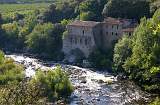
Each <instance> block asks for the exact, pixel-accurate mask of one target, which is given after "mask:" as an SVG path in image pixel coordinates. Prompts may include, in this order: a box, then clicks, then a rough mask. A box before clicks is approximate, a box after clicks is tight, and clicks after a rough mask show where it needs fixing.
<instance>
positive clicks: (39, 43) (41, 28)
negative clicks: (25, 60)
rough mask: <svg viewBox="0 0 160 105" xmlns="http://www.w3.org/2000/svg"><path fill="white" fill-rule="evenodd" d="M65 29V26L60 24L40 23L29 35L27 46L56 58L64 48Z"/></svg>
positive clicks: (41, 53) (31, 49)
mask: <svg viewBox="0 0 160 105" xmlns="http://www.w3.org/2000/svg"><path fill="white" fill-rule="evenodd" d="M63 31H64V27H63V26H62V25H60V24H55V25H53V24H51V23H45V24H38V25H37V26H35V28H34V30H33V31H32V33H31V34H30V35H29V36H28V37H27V41H26V43H27V46H28V48H29V49H30V51H31V52H33V53H38V54H40V55H44V54H45V56H46V57H47V55H48V56H52V57H53V56H54V57H55V59H56V57H58V54H60V51H61V48H62V34H63ZM54 57H53V58H54Z"/></svg>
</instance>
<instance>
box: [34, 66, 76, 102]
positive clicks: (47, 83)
mask: <svg viewBox="0 0 160 105" xmlns="http://www.w3.org/2000/svg"><path fill="white" fill-rule="evenodd" d="M32 82H38V83H40V84H41V85H42V87H43V88H44V89H45V95H46V96H48V98H49V99H51V100H56V99H60V98H67V97H68V96H70V95H71V93H72V92H73V86H72V84H71V82H70V81H69V79H68V76H67V74H66V73H65V72H64V71H62V69H61V68H60V67H59V66H58V67H57V68H56V69H54V70H49V71H47V72H42V71H38V72H37V74H36V76H35V79H34V80H32Z"/></svg>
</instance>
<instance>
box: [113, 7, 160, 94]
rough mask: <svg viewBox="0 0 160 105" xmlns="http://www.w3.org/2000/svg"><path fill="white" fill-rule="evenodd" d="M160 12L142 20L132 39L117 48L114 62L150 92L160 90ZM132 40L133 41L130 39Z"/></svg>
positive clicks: (125, 39) (121, 42) (127, 39)
mask: <svg viewBox="0 0 160 105" xmlns="http://www.w3.org/2000/svg"><path fill="white" fill-rule="evenodd" d="M159 16H160V11H159V10H158V11H157V12H156V13H155V14H154V16H153V18H151V19H148V20H147V19H146V18H143V19H142V20H141V23H140V25H139V26H138V27H137V29H136V30H135V32H134V35H133V36H132V37H124V38H123V39H122V40H120V41H119V43H118V44H117V45H116V46H115V54H114V62H115V66H116V68H117V70H119V68H122V69H123V70H124V71H125V72H126V73H127V74H128V75H129V77H130V78H131V79H133V80H135V81H136V82H137V83H138V84H140V85H141V86H142V87H143V88H145V89H146V90H148V91H154V92H159V91H160V90H159V89H160V55H159V53H160V19H159ZM130 38H131V39H130Z"/></svg>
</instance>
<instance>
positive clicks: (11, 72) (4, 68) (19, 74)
mask: <svg viewBox="0 0 160 105" xmlns="http://www.w3.org/2000/svg"><path fill="white" fill-rule="evenodd" d="M23 77H24V72H23V68H22V67H21V66H20V65H17V64H15V63H14V61H13V60H11V59H8V58H5V57H4V54H3V52H2V51H0V85H5V84H10V83H13V82H14V83H18V82H20V81H21V80H22V79H23Z"/></svg>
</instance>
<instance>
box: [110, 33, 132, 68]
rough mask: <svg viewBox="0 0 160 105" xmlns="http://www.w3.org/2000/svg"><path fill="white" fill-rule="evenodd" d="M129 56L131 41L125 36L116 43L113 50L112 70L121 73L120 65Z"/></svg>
mask: <svg viewBox="0 0 160 105" xmlns="http://www.w3.org/2000/svg"><path fill="white" fill-rule="evenodd" d="M130 55H131V39H130V38H129V37H128V36H127V35H125V36H124V37H123V38H122V39H120V40H119V41H118V43H117V44H116V45H115V48H114V55H113V57H114V58H113V62H114V67H115V68H114V69H115V70H116V71H117V70H118V71H121V70H122V71H123V67H122V65H123V64H124V62H125V60H126V59H127V58H128V57H130Z"/></svg>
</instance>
